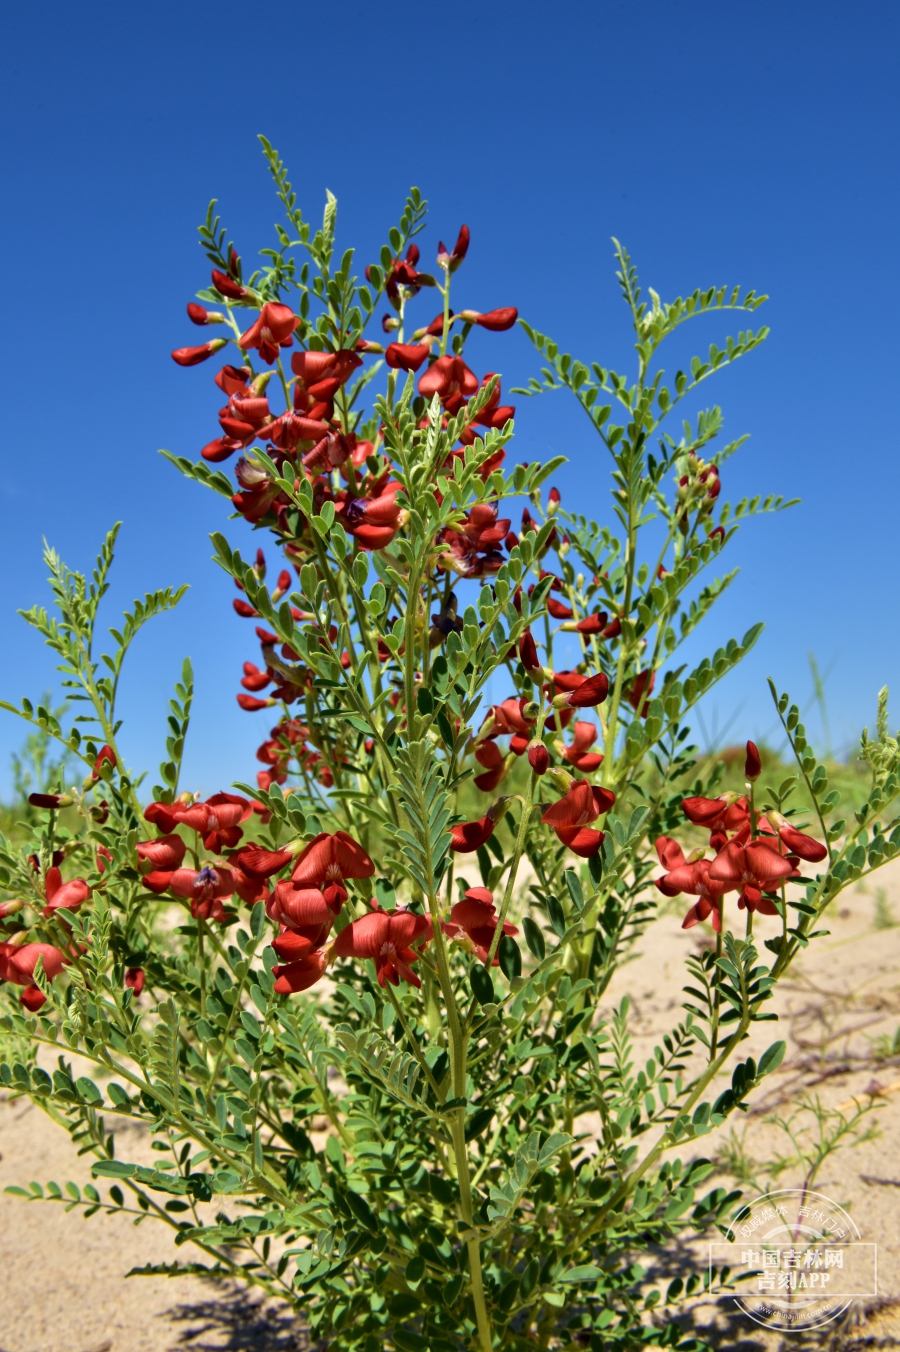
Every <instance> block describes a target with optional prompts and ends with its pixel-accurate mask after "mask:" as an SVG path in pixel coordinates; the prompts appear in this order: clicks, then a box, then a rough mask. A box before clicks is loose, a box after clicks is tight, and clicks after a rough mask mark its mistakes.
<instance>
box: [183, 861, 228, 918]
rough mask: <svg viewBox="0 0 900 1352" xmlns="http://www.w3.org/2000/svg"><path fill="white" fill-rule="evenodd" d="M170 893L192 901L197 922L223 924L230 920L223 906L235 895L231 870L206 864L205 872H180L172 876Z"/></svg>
mask: <svg viewBox="0 0 900 1352" xmlns="http://www.w3.org/2000/svg"><path fill="white" fill-rule="evenodd" d="M169 891H170V892H173V893H174V894H175V896H176V897H185V898H186V899H188V900H189V901H190V903H191V915H192V916H193V917H194V919H195V920H215V921H217V922H218V923H219V924H222V923H223V922H224V920H225V919H226V916H225V911H224V909H223V907H222V902H223V901H227V900H228V899H229V897H231V896H232V895H233V893H234V877H233V875H232V873H231V870H230V869H227V868H222V867H221V866H220V865H218V864H217V865H215V866H213V865H212V864H204V865H203V867H202V868H201V869H193V868H179V869H176V870H175V872H174V873H173V874H172V877H171V880H170V882H169Z"/></svg>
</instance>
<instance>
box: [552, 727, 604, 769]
mask: <svg viewBox="0 0 900 1352" xmlns="http://www.w3.org/2000/svg"><path fill="white" fill-rule="evenodd" d="M573 732H574V734H575V736H574V738H573V739H572V744H571V746H567V747H566V748H565V750H564V751H563V753H562V754H563V756H564V758H565V759H566V760H567V761H568V762H569V764H570V765H574V766H575V769H576V770H580V771H581V772H582V774H585V775H589V774H592V773H593V771H594V770H596V769H597V768H598V767H599V766H600V765H601V764H602V763H603V757H602V756H601V755H600V753H599V752H597V751H591V750H590V748H591V747H592V746H593V745H594V743H595V742H596V740H597V729H596V727H595V726H594V724H593V723H583V722H581V721H580V720H576V722H575V726H574V728H573Z"/></svg>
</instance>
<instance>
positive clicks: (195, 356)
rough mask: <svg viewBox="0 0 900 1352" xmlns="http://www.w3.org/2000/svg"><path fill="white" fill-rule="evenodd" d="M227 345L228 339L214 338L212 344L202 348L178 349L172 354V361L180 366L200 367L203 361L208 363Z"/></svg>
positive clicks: (205, 344) (204, 345)
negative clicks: (214, 354)
mask: <svg viewBox="0 0 900 1352" xmlns="http://www.w3.org/2000/svg"><path fill="white" fill-rule="evenodd" d="M227 345H228V339H227V338H213V340H212V342H210V343H204V344H203V345H202V347H177V348H176V349H175V351H174V352H173V353H172V360H173V361H175V362H177V363H178V365H179V366H199V365H200V363H201V362H202V361H207V360H208V358H210V357H211V356H212V355H213V353H214V352H221V351H222V348H223V347H227Z"/></svg>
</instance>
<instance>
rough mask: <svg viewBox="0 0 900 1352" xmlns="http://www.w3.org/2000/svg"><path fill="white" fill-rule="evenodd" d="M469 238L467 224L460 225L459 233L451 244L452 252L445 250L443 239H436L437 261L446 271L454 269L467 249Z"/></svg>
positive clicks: (453, 270)
mask: <svg viewBox="0 0 900 1352" xmlns="http://www.w3.org/2000/svg"><path fill="white" fill-rule="evenodd" d="M469 238H470V236H469V227H468V226H467V225H461V226H460V227H459V234H458V235H457V237H456V243H455V244H454V246H453V252H452V253H450V254H448V252H447V246H446V245H445V244H444V241H443V240H439V241H438V256H437V261H438V263H439V264H440V266H441V267H442V268H446V270H447V271H448V272H455V271H456V269H457V268H458V267H459V265H460V263H461V262H462V261H463V259H464V258H465V256H466V254H467V253H468V251H469Z"/></svg>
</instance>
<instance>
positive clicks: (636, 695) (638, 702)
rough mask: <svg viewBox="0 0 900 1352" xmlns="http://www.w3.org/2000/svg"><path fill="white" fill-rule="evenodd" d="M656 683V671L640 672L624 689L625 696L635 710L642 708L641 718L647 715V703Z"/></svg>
mask: <svg viewBox="0 0 900 1352" xmlns="http://www.w3.org/2000/svg"><path fill="white" fill-rule="evenodd" d="M655 684H656V673H655V672H652V671H641V672H638V674H637V676H635V678H634V680H633V681H632V682H631V683H630V684H629V685H628V686H626V688H625V690H624V692H623V693H624V695H625V698H626V699H627V701H628V703H629V704H630V705H631V707H632V709H634V710H635V711H637V710H640V715H641V718H646V717H647V704H648V701H649V699H650V696H651V695H652V693H653V687H654V685H655Z"/></svg>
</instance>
